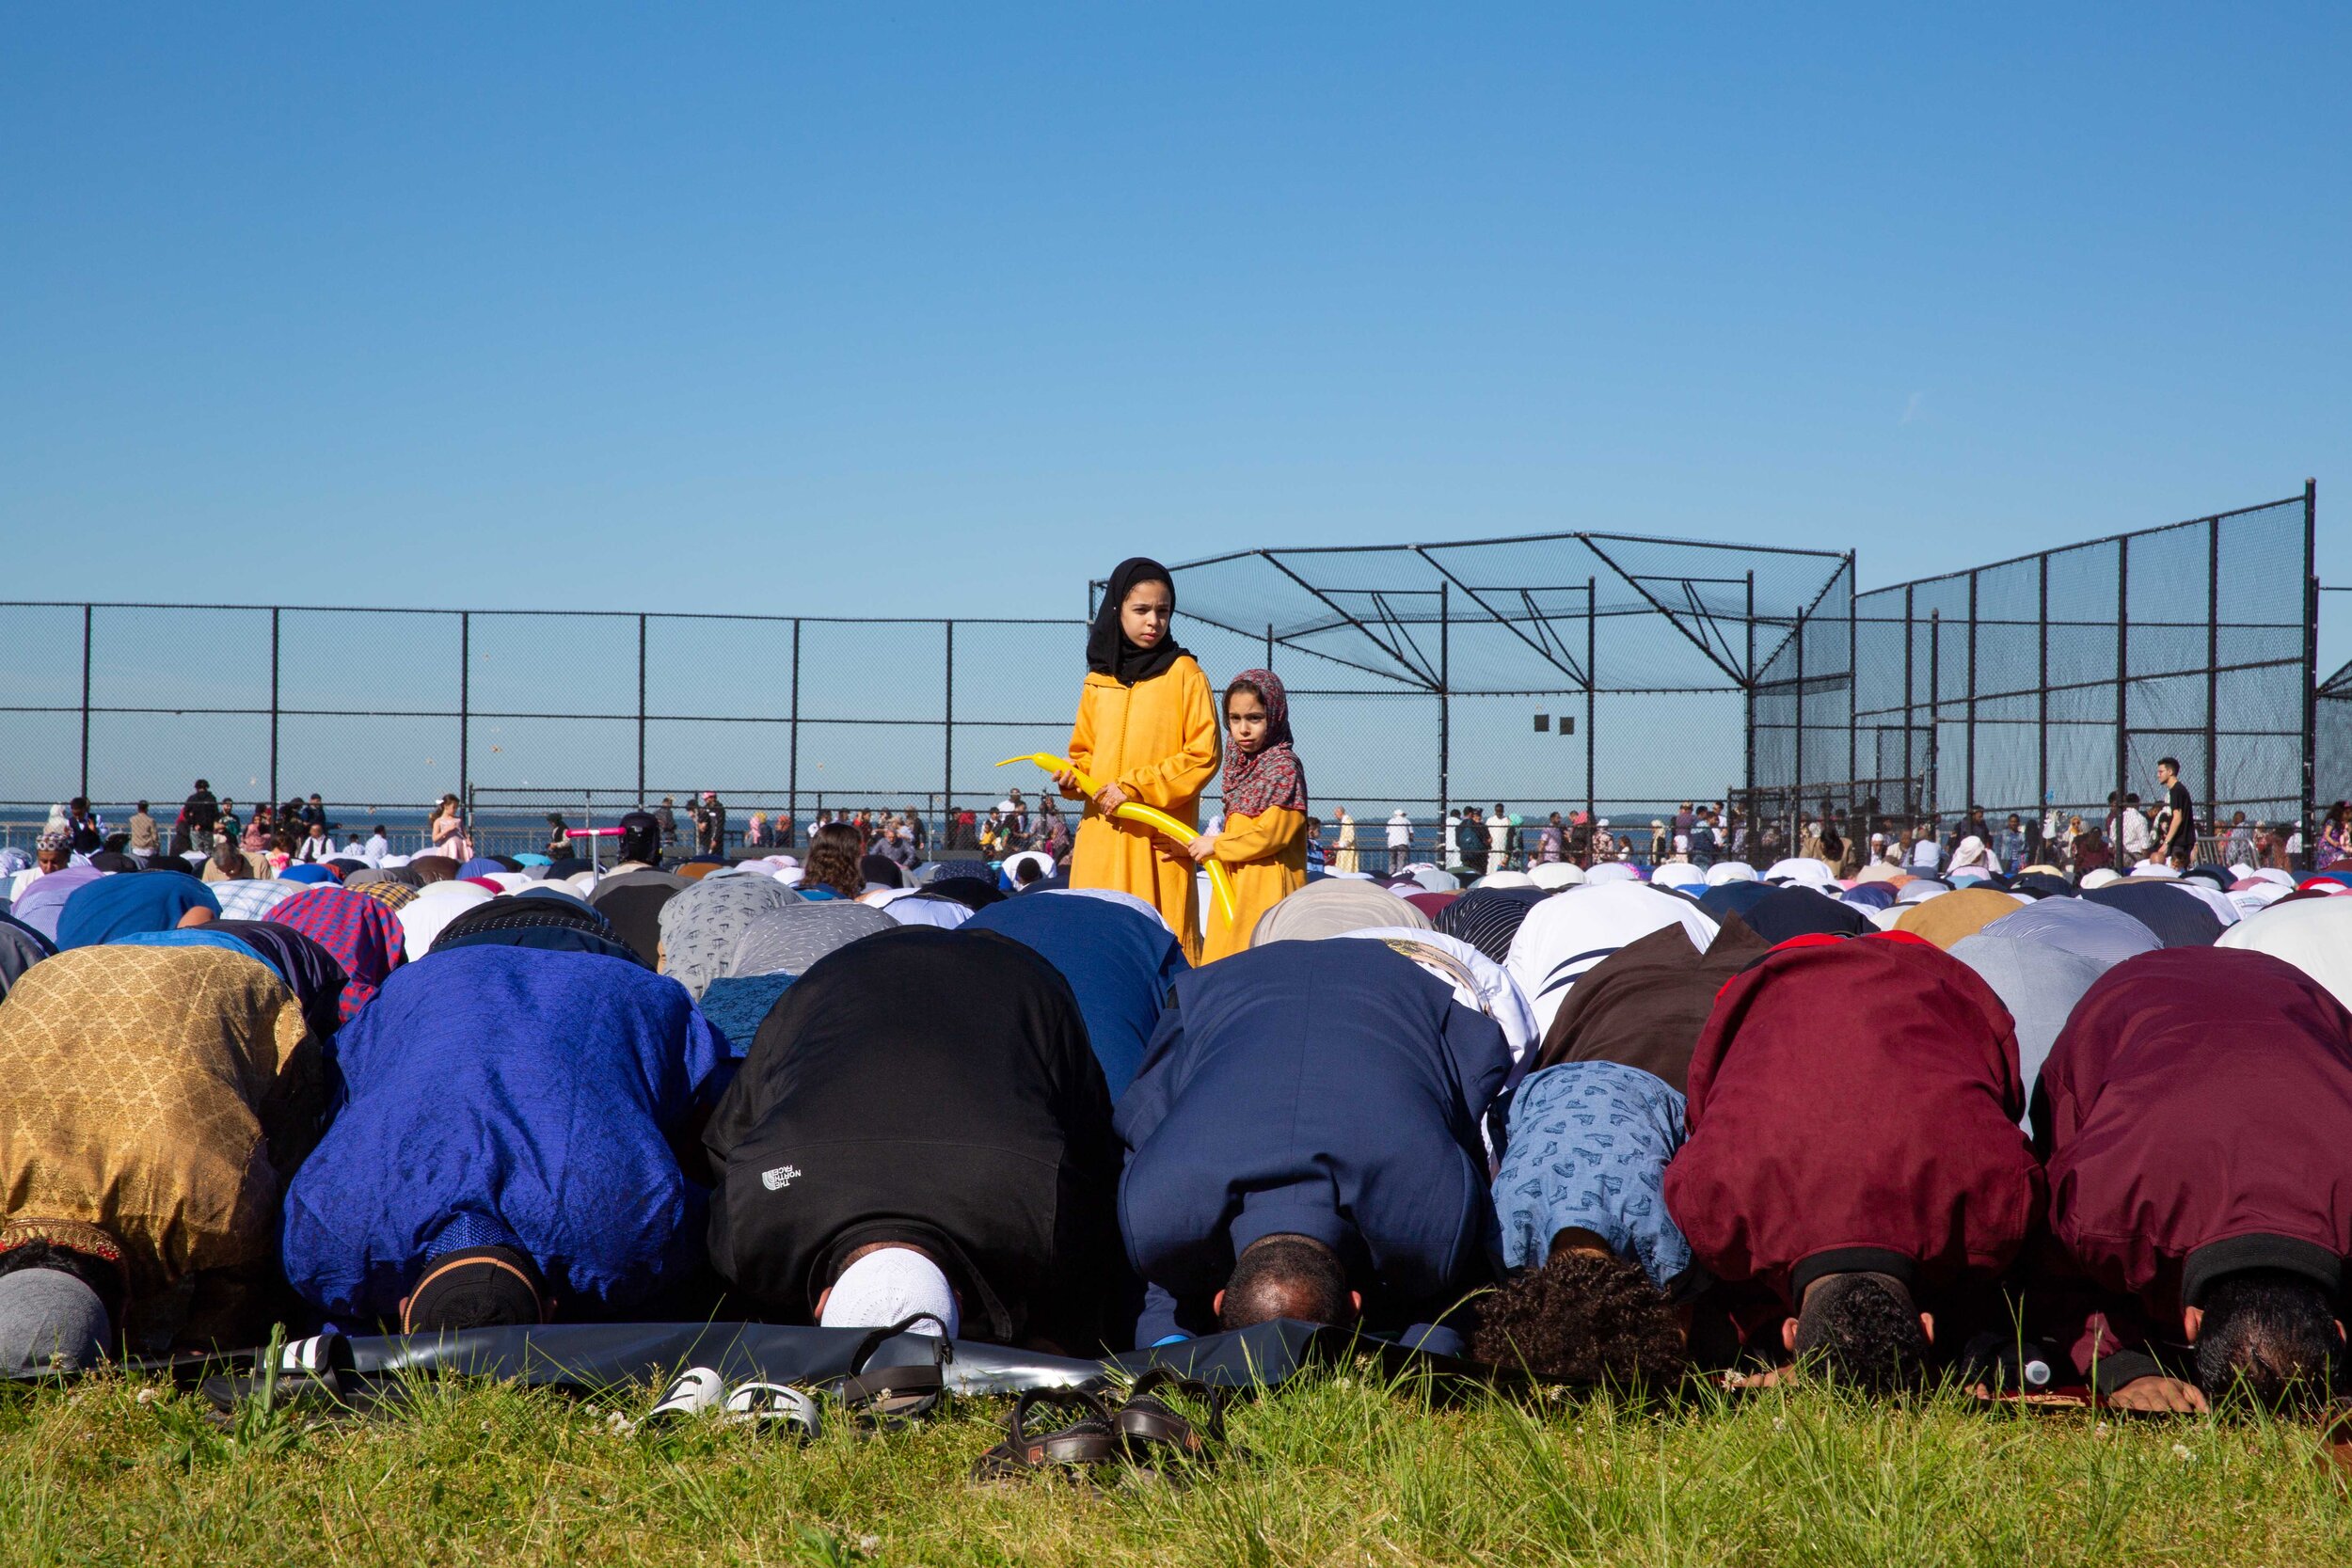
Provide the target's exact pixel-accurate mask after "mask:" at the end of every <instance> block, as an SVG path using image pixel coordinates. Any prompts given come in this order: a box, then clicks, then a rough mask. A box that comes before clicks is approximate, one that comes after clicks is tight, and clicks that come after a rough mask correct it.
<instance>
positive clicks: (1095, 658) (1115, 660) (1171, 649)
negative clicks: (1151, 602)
mask: <svg viewBox="0 0 2352 1568" xmlns="http://www.w3.org/2000/svg"><path fill="white" fill-rule="evenodd" d="M1139 582H1164V583H1167V584H1168V607H1169V608H1170V609H1171V610H1172V609H1174V608H1175V601H1176V579H1175V578H1171V577H1169V576H1168V568H1167V567H1165V566H1163V565H1161V564H1160V563H1159V562H1156V561H1152V560H1149V559H1147V558H1145V557H1143V556H1139V555H1137V556H1130V557H1129V558H1128V559H1126V560H1125V561H1122V562H1120V563H1119V565H1118V567H1117V568H1116V569H1115V570H1114V571H1113V572H1112V573H1111V580H1110V582H1109V584H1108V586H1106V587H1105V588H1104V590H1103V602H1102V604H1100V605H1099V606H1097V607H1096V608H1095V611H1094V626H1093V627H1092V629H1090V630H1089V631H1088V633H1087V668H1088V669H1089V670H1090V671H1092V672H1093V673H1096V674H1098V675H1108V676H1110V677H1111V678H1112V679H1114V680H1116V681H1117V682H1119V684H1120V685H1121V686H1133V685H1135V684H1136V682H1137V681H1148V680H1150V679H1151V678H1152V676H1153V675H1161V674H1166V673H1168V666H1170V665H1172V664H1174V663H1175V662H1176V661H1177V660H1178V659H1180V658H1182V657H1184V649H1183V648H1180V647H1178V646H1177V645H1176V628H1175V627H1174V626H1169V627H1168V635H1167V636H1166V637H1163V638H1161V639H1160V641H1159V642H1158V643H1157V644H1156V645H1155V646H1152V647H1149V648H1138V647H1136V645H1135V644H1134V643H1133V642H1130V641H1127V634H1126V632H1125V631H1124V630H1123V629H1121V627H1120V622H1119V607H1120V605H1122V604H1125V603H1126V602H1127V595H1128V594H1130V593H1132V592H1134V591H1135V586H1136V584H1137V583H1139Z"/></svg>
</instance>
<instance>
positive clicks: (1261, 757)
mask: <svg viewBox="0 0 2352 1568" xmlns="http://www.w3.org/2000/svg"><path fill="white" fill-rule="evenodd" d="M1225 730H1226V737H1227V740H1228V741H1229V745H1228V746H1227V749H1226V752H1225V782H1224V785H1223V790H1224V795H1225V828H1224V831H1223V832H1216V833H1203V834H1201V835H1200V837H1199V838H1196V839H1194V840H1193V841H1192V843H1191V845H1190V846H1189V847H1190V850H1191V853H1192V858H1193V860H1194V862H1195V863H1199V864H1201V865H1206V864H1207V863H1209V862H1210V861H1211V860H1217V861H1222V862H1223V863H1225V866H1226V869H1227V870H1228V871H1229V872H1230V873H1231V874H1232V879H1233V918H1232V920H1230V921H1229V920H1227V919H1226V918H1225V917H1224V915H1222V914H1221V913H1219V912H1218V911H1216V910H1215V909H1214V908H1212V909H1211V910H1210V911H1209V938H1208V942H1206V944H1205V945H1204V946H1203V947H1202V949H1201V961H1202V962H1204V963H1214V962H1215V961H1216V960H1217V959H1218V958H1224V957H1225V956H1226V955H1227V954H1229V953H1238V952H1240V951H1241V950H1242V949H1244V948H1246V947H1248V945H1249V935H1250V933H1251V932H1252V931H1254V930H1256V929H1257V928H1258V917H1259V916H1260V915H1262V914H1263V913H1265V911H1268V910H1270V909H1272V908H1273V907H1274V906H1275V905H1277V904H1279V903H1280V902H1281V901H1282V899H1283V898H1285V897H1287V896H1288V895H1291V894H1293V893H1295V892H1296V891H1298V889H1300V888H1302V887H1304V886H1306V884H1307V774H1306V770H1305V769H1304V768H1300V767H1299V765H1298V753H1297V752H1294V751H1292V750H1291V705H1290V698H1289V697H1288V696H1287V695H1286V694H1285V693H1284V692H1283V690H1282V683H1281V682H1280V681H1279V679H1277V678H1276V677H1275V673H1274V672H1273V671H1271V670H1244V671H1243V672H1242V673H1240V674H1238V675H1235V676H1234V677H1233V679H1232V684H1231V685H1229V686H1227V687H1226V689H1225Z"/></svg>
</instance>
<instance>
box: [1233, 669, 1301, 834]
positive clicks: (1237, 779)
mask: <svg viewBox="0 0 2352 1568" xmlns="http://www.w3.org/2000/svg"><path fill="white" fill-rule="evenodd" d="M1236 686H1247V687H1249V688H1251V689H1254V690H1256V691H1257V693H1258V694H1259V695H1260V696H1261V697H1263V698H1264V699H1265V716H1266V743H1265V744H1264V745H1263V746H1262V747H1260V748H1259V750H1258V753H1257V755H1255V756H1244V755H1243V754H1242V752H1241V749H1240V748H1239V747H1237V746H1228V747H1227V748H1226V749H1225V779H1224V784H1223V790H1222V792H1223V794H1224V797H1225V815H1226V816H1257V815H1259V814H1260V813H1261V812H1264V811H1267V810H1269V809H1271V808H1272V807H1275V806H1280V807H1282V808H1283V809H1284V810H1287V811H1295V812H1304V811H1305V810H1306V809H1307V773H1306V770H1305V769H1304V768H1301V767H1299V765H1298V753H1297V752H1294V751H1293V750H1291V703H1290V698H1289V696H1288V695H1287V694H1286V693H1285V692H1284V691H1283V690H1282V683H1281V681H1280V680H1279V678H1278V677H1277V676H1276V675H1275V673H1274V672H1273V671H1271V670H1244V671H1243V672H1242V673H1240V674H1238V675H1235V676H1234V677H1233V678H1232V680H1231V681H1228V682H1227V683H1226V688H1225V689H1226V690H1228V691H1231V690H1232V689H1233V688H1234V687H1236Z"/></svg>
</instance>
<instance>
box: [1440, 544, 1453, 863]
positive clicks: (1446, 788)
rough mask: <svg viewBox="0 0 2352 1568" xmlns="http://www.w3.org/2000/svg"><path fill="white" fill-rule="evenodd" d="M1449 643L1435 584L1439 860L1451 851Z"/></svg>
mask: <svg viewBox="0 0 2352 1568" xmlns="http://www.w3.org/2000/svg"><path fill="white" fill-rule="evenodd" d="M1452 641H1453V620H1452V616H1451V614H1450V613H1449V611H1448V610H1447V608H1446V585H1445V584H1444V583H1442V582H1441V583H1439V584H1438V841H1439V842H1438V854H1439V855H1440V856H1441V857H1442V856H1443V855H1444V853H1445V852H1446V850H1448V849H1449V848H1451V847H1452V846H1451V845H1448V844H1446V843H1445V842H1444V839H1445V807H1446V802H1447V801H1448V800H1453V799H1454V780H1453V777H1452V775H1451V774H1450V773H1449V772H1448V768H1449V765H1450V762H1451V755H1450V752H1451V749H1452V747H1453V743H1454V736H1453V733H1452V732H1453V722H1454V715H1453V705H1452V702H1451V701H1450V700H1449V698H1448V696H1447V692H1448V690H1449V689H1450V688H1451V687H1452V685H1453V676H1454V651H1453V647H1452ZM1441 863H1442V862H1441Z"/></svg>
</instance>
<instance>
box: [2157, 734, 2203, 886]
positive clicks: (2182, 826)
mask: <svg viewBox="0 0 2352 1568" xmlns="http://www.w3.org/2000/svg"><path fill="white" fill-rule="evenodd" d="M2156 783H2157V784H2161V785H2162V786H2163V787H2164V810H2163V812H2162V813H2161V814H2160V815H2159V816H2158V817H2157V821H2158V823H2159V824H2160V826H2159V827H2158V829H2157V838H2156V851H2155V858H2156V859H2157V860H2158V861H2160V862H2162V863H2164V864H2166V865H2171V866H2178V867H2179V868H2181V869H2182V870H2186V869H2187V868H2188V865H2189V863H2190V862H2192V861H2194V860H2195V859H2196V858H2197V802H2196V801H2195V800H2191V799H2190V798H2189V793H2188V785H2186V784H2183V783H2181V764H2180V760H2179V759H2178V758H2176V757H2159V758H2158V759H2157V760H2156Z"/></svg>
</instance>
